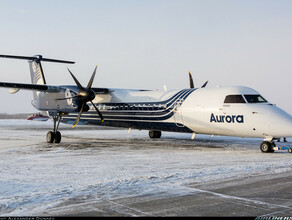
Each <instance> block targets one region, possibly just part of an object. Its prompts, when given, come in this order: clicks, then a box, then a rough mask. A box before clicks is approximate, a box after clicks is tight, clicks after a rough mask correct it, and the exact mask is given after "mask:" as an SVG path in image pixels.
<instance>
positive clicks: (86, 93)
mask: <svg viewBox="0 0 292 220" xmlns="http://www.w3.org/2000/svg"><path fill="white" fill-rule="evenodd" d="M67 69H68V71H69V73H70V74H71V76H72V78H73V79H74V81H75V83H76V85H77V86H78V88H79V92H78V94H77V96H75V97H76V98H78V99H79V100H80V101H81V104H80V105H79V109H80V111H79V114H78V116H77V119H76V121H75V123H74V125H73V128H74V127H75V126H76V125H77V124H78V123H79V121H80V118H81V115H82V112H83V110H84V107H85V105H86V103H87V102H91V104H92V106H93V107H94V108H95V110H96V112H97V113H98V115H99V117H100V119H101V121H102V122H104V118H103V116H102V114H101V112H100V111H99V110H98V108H97V107H96V106H95V104H94V103H93V102H92V100H93V99H94V98H95V92H94V91H93V90H92V89H91V86H92V84H93V81H94V77H95V73H96V69H97V66H96V67H95V69H94V71H93V74H92V76H91V78H90V80H89V82H88V85H87V87H86V88H84V87H83V86H82V85H81V84H80V82H79V81H78V80H77V79H76V77H75V76H74V75H73V73H72V72H71V71H70V70H69V68H67Z"/></svg>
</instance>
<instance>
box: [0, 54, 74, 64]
mask: <svg viewBox="0 0 292 220" xmlns="http://www.w3.org/2000/svg"><path fill="white" fill-rule="evenodd" d="M0 57H1V58H10V59H20V60H34V61H45V62H54V63H67V64H74V63H75V62H74V61H67V60H56V59H48V58H43V57H42V56H41V55H36V56H32V57H27V56H13V55H0Z"/></svg>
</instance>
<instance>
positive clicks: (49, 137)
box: [47, 131, 55, 143]
mask: <svg viewBox="0 0 292 220" xmlns="http://www.w3.org/2000/svg"><path fill="white" fill-rule="evenodd" d="M54 140H55V133H54V132H52V131H49V132H48V133H47V142H48V143H53V142H54Z"/></svg>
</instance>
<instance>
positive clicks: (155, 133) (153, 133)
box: [149, 131, 161, 138]
mask: <svg viewBox="0 0 292 220" xmlns="http://www.w3.org/2000/svg"><path fill="white" fill-rule="evenodd" d="M149 137H150V138H160V137H161V131H149Z"/></svg>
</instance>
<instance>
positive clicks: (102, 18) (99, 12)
mask: <svg viewBox="0 0 292 220" xmlns="http://www.w3.org/2000/svg"><path fill="white" fill-rule="evenodd" d="M291 11H292V1H291V0H273V1H271V0H103V1H99V0H82V1H80V0H79V1H77V0H50V1H45V0H44V1H35V0H26V1H23V0H14V1H11V0H0V28H1V29H0V33H1V36H0V54H10V55H23V56H31V55H36V54H41V55H43V57H46V58H55V59H64V60H73V61H75V62H76V63H75V64H74V65H70V64H56V63H44V62H43V69H44V72H45V77H46V81H47V84H50V85H74V81H73V79H72V77H71V76H70V75H69V73H68V71H67V69H66V67H69V68H70V70H71V71H72V72H73V73H74V74H75V76H76V77H77V78H78V79H79V81H80V82H81V84H83V85H87V83H88V81H89V78H90V76H91V74H92V72H93V70H94V68H95V65H97V64H98V71H97V75H96V78H95V82H94V84H93V86H94V87H109V88H130V89H159V90H163V85H166V86H167V88H168V89H177V88H179V89H181V88H187V87H189V82H188V71H191V73H192V75H193V78H194V82H195V86H197V87H200V86H201V85H202V84H203V83H204V82H205V81H206V80H209V84H208V87H216V86H233V85H241V86H248V87H252V88H254V89H255V90H257V91H258V92H260V93H261V94H262V95H263V96H264V97H265V98H266V99H268V101H270V102H271V103H273V104H276V105H277V106H279V107H281V108H283V109H284V110H285V111H287V112H288V113H290V114H292V99H291V93H292V92H291V91H290V87H291V86H290V84H291V79H292V75H291V73H292V62H291V61H292V28H291V27H292V13H291ZM0 82H18V83H30V73H29V67H28V63H27V61H23V60H10V59H0ZM8 91H9V90H8V89H3V88H1V89H0V103H1V105H0V106H1V108H0V113H31V112H37V110H36V109H34V108H33V107H32V105H31V100H32V93H31V92H29V91H20V92H18V93H17V94H14V95H11V94H9V93H8Z"/></svg>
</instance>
